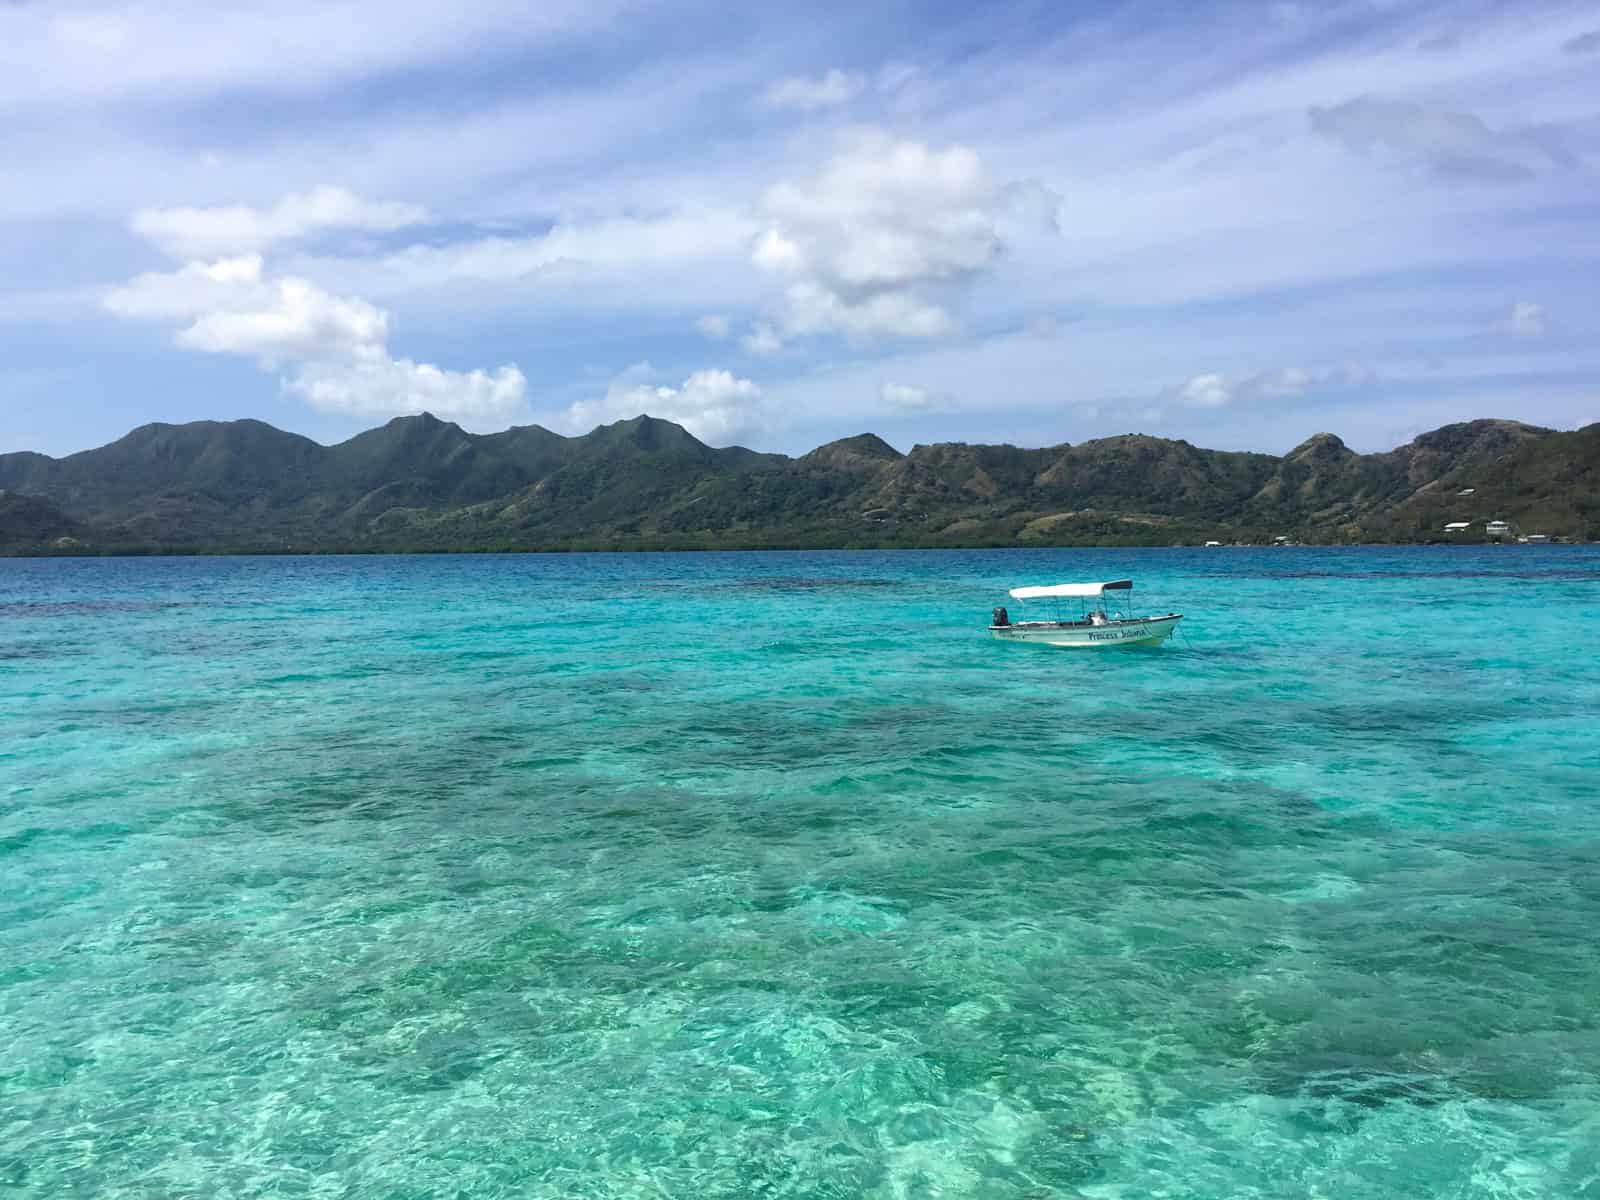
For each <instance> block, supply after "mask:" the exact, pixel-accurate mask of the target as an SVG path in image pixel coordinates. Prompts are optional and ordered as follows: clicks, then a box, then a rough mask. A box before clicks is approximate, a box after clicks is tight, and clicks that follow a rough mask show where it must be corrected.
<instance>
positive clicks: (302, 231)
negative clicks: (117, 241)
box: [133, 187, 428, 259]
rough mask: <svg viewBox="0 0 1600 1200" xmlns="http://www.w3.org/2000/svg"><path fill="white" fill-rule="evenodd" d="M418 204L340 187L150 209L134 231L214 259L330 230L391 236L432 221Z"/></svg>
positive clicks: (182, 254) (182, 253)
mask: <svg viewBox="0 0 1600 1200" xmlns="http://www.w3.org/2000/svg"><path fill="white" fill-rule="evenodd" d="M427 218H428V213H427V210H426V209H424V208H422V207H420V206H419V205H415V204H399V203H382V202H373V201H370V200H363V199H362V198H361V197H360V196H357V195H356V194H355V193H354V192H350V191H346V190H345V189H344V188H340V187H316V188H312V189H311V190H310V191H309V192H299V193H296V194H294V195H289V196H285V197H284V198H283V199H282V200H280V201H278V203H277V204H275V205H273V206H272V207H271V208H251V207H249V206H248V205H243V204H235V205H228V206H226V207H221V208H150V209H144V210H143V211H141V212H138V213H135V214H134V217H133V231H134V232H135V233H137V234H138V235H139V236H141V237H144V238H148V239H149V240H150V241H152V242H155V243H156V245H158V246H160V247H161V248H162V249H163V250H165V251H167V252H168V253H169V254H172V255H174V256H176V257H178V258H193V259H199V258H211V257H213V256H216V255H224V254H237V253H239V252H241V251H247V250H265V249H267V248H268V247H270V246H273V245H276V244H279V243H282V242H287V241H294V240H296V239H299V238H303V237H307V236H309V235H311V234H314V233H319V232H321V231H323V230H329V229H361V230H367V231H369V232H376V233H386V232H390V231H392V230H396V229H403V228H405V227H406V226H409V225H417V224H420V223H421V222H423V221H425V220H427Z"/></svg>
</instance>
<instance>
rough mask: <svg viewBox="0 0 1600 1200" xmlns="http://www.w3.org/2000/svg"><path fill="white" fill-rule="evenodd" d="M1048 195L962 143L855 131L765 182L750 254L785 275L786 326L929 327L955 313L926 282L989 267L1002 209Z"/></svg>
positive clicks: (1029, 205)
mask: <svg viewBox="0 0 1600 1200" xmlns="http://www.w3.org/2000/svg"><path fill="white" fill-rule="evenodd" d="M1050 196H1051V194H1050V193H1048V191H1046V190H1045V189H1043V188H1042V187H1040V186H1038V185H1032V184H1029V185H1021V186H1020V187H1018V186H1016V185H1012V186H1009V187H997V186H996V185H995V184H993V183H992V182H991V181H990V179H989V178H988V176H987V174H986V173H985V171H984V168H983V164H982V162H981V161H980V160H979V158H978V154H977V152H976V151H974V150H972V149H971V148H970V147H967V146H951V147H948V148H945V149H942V150H940V149H934V148H931V147H929V146H927V145H925V144H923V143H921V142H914V141H904V140H896V139H894V138H891V137H890V136H889V135H887V134H885V133H883V132H881V131H875V130H867V131H858V132H857V133H855V134H853V135H852V136H851V137H850V138H849V139H848V140H847V141H846V143H845V144H844V146H843V148H842V149H841V150H840V152H839V153H838V154H836V155H835V156H834V157H833V158H832V159H831V160H830V161H829V162H828V163H827V164H825V165H824V167H823V169H822V170H821V172H820V173H819V174H818V175H816V176H815V177H814V178H812V179H809V180H805V181H803V182H798V183H796V182H785V183H779V184H777V185H775V186H773V187H771V188H768V189H767V191H766V194H765V195H764V197H763V199H762V204H761V210H762V213H763V215H764V216H765V217H766V218H767V221H768V227H767V228H766V230H765V231H764V232H763V233H762V234H761V235H760V237H759V238H758V239H757V240H756V243H755V246H754V249H753V251H752V254H751V259H752V261H753V262H754V263H755V265H756V266H757V267H759V268H761V269H762V270H764V271H767V272H770V273H772V274H776V275H780V276H789V277H791V278H792V279H793V282H791V283H790V284H789V285H788V286H787V287H786V289H785V291H784V293H783V303H782V310H781V320H782V323H783V325H784V328H785V330H786V331H787V332H788V333H790V334H792V335H803V334H818V333H826V332H840V333H844V334H846V335H849V336H852V337H868V336H873V335H896V336H904V337H921V338H926V337H938V336H942V335H944V334H946V333H949V332H950V331H951V329H952V328H953V327H954V322H953V321H952V319H951V317H950V315H949V313H947V312H946V311H945V309H944V308H943V307H942V305H941V304H940V303H938V302H937V300H935V299H934V298H933V297H932V296H931V295H929V292H930V291H931V290H932V289H934V288H935V287H937V286H940V285H948V284H953V283H957V282H961V281H963V280H967V279H970V278H972V277H973V276H975V275H977V274H979V273H980V272H982V271H984V270H985V269H987V268H988V267H989V266H990V265H992V264H993V263H994V262H995V260H996V259H997V258H998V257H999V255H1000V253H1001V251H1002V249H1003V248H1004V241H1003V238H1002V235H1001V231H1000V224H1001V222H1002V220H1004V219H1006V218H1007V217H1008V216H1009V215H1010V213H1011V211H1012V210H1016V211H1018V212H1021V213H1022V214H1023V215H1024V216H1028V217H1031V218H1034V219H1037V218H1039V217H1041V216H1042V215H1043V214H1044V213H1045V212H1046V210H1048V211H1049V216H1050V219H1053V214H1054V208H1055V205H1054V204H1053V203H1050Z"/></svg>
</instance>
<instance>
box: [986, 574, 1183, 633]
mask: <svg viewBox="0 0 1600 1200" xmlns="http://www.w3.org/2000/svg"><path fill="white" fill-rule="evenodd" d="M1107 592H1127V593H1129V595H1128V597H1127V600H1124V602H1123V603H1124V605H1125V607H1124V608H1123V609H1121V610H1111V611H1107V609H1106V593H1107ZM1132 592H1133V580H1131V579H1114V580H1111V581H1110V582H1107V583H1053V584H1049V585H1047V586H1045V587H1017V588H1012V589H1011V598H1012V599H1014V600H1024V601H1035V600H1038V601H1051V602H1053V603H1052V605H1051V608H1052V613H1051V619H1049V620H1026V621H1016V622H1013V621H1012V620H1011V615H1010V614H1009V613H1008V612H1006V610H1005V609H1003V608H997V609H995V610H994V619H993V624H991V625H990V626H989V632H990V633H991V634H993V635H994V636H995V637H997V638H999V639H1000V640H1001V641H1003V642H1039V643H1041V644H1043V645H1046V646H1159V645H1160V644H1161V643H1162V642H1163V641H1165V640H1166V638H1167V637H1169V636H1170V635H1171V633H1172V631H1173V630H1174V629H1176V628H1177V627H1178V622H1179V621H1181V620H1183V614H1182V613H1166V614H1164V615H1162V616H1159V617H1136V616H1134V615H1133V612H1132V606H1131V604H1128V603H1127V601H1128V600H1131V599H1132V598H1133V597H1132ZM1063 600H1077V601H1078V611H1077V616H1076V618H1074V617H1073V616H1072V614H1070V613H1068V614H1065V615H1064V614H1063V613H1062V611H1061V602H1062V601H1063Z"/></svg>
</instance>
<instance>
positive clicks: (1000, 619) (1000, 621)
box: [994, 608, 1011, 629]
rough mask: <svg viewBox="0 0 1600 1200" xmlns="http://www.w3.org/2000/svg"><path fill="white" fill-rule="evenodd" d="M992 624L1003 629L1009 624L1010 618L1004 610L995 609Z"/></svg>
mask: <svg viewBox="0 0 1600 1200" xmlns="http://www.w3.org/2000/svg"><path fill="white" fill-rule="evenodd" d="M994 623H995V624H996V625H998V626H1000V627H1001V628H1002V629H1003V628H1005V627H1006V626H1007V625H1009V624H1011V616H1010V614H1009V613H1007V612H1006V610H1005V609H1003V608H997V609H995V610H994Z"/></svg>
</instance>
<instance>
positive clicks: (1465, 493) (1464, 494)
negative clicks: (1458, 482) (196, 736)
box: [1456, 488, 1478, 496]
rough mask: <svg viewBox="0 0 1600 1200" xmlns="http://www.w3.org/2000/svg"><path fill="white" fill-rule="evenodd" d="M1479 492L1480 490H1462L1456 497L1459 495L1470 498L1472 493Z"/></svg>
mask: <svg viewBox="0 0 1600 1200" xmlns="http://www.w3.org/2000/svg"><path fill="white" fill-rule="evenodd" d="M1477 490H1478V489H1477V488H1462V489H1461V490H1460V491H1459V492H1457V493H1456V495H1458V496H1470V495H1472V493H1474V492H1476V491H1477Z"/></svg>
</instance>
